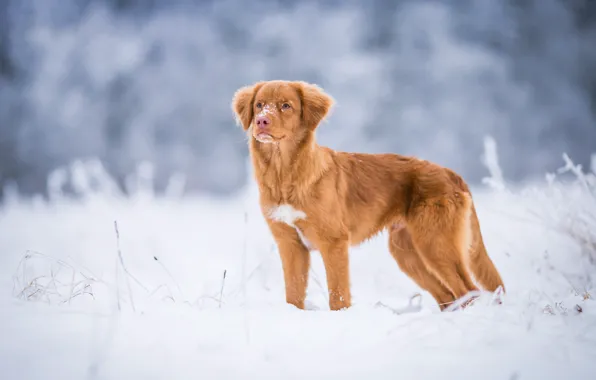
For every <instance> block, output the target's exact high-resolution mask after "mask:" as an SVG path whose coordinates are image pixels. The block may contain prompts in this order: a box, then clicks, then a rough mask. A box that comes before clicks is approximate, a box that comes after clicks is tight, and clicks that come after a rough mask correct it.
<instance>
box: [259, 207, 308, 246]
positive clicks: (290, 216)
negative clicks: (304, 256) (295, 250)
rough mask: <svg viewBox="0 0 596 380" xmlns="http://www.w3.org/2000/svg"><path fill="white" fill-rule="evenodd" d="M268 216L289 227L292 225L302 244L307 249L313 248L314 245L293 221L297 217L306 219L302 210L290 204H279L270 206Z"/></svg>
mask: <svg viewBox="0 0 596 380" xmlns="http://www.w3.org/2000/svg"><path fill="white" fill-rule="evenodd" d="M269 217H270V218H271V219H273V220H276V221H278V222H282V223H285V224H287V225H288V226H290V227H294V229H295V230H296V232H297V233H298V236H299V237H300V240H302V244H304V245H305V246H306V248H307V249H308V250H312V249H314V246H313V245H312V244H311V243H310V242H309V241H308V239H306V237H305V236H304V234H303V233H302V231H300V228H298V227H297V226H296V225H295V224H294V223H295V222H296V221H297V220H298V219H306V214H305V213H304V211H300V210H296V209H295V208H294V207H292V206H290V205H279V206H277V207H273V208H271V210H270V211H269Z"/></svg>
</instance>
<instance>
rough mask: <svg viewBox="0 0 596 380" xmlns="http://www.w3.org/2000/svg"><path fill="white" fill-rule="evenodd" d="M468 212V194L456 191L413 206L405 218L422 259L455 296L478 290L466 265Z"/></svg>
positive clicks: (468, 245) (469, 203)
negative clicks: (450, 194) (451, 194)
mask: <svg viewBox="0 0 596 380" xmlns="http://www.w3.org/2000/svg"><path fill="white" fill-rule="evenodd" d="M470 211H471V198H470V196H469V194H467V193H464V192H458V193H455V194H454V195H453V196H451V197H448V196H442V197H437V198H433V199H426V200H424V201H422V202H420V203H419V204H417V205H413V207H412V209H411V210H410V213H409V216H408V220H407V225H408V230H409V231H410V233H411V235H412V242H413V243H414V247H415V248H416V250H417V251H418V252H419V253H420V257H421V258H422V261H423V262H424V263H425V264H426V267H427V268H428V270H429V272H432V273H433V274H434V275H435V276H436V277H437V278H438V279H439V280H440V281H441V283H442V284H443V285H445V287H446V288H447V289H449V291H450V292H451V293H452V294H453V296H454V297H455V299H459V298H461V297H463V296H465V295H466V294H468V293H469V292H471V291H477V290H478V288H477V287H476V285H475V284H474V282H473V281H472V278H471V277H470V274H469V272H468V268H467V266H466V262H467V260H468V258H469V250H470V244H471V242H472V233H471V228H470V223H469V219H470V218H469V217H470Z"/></svg>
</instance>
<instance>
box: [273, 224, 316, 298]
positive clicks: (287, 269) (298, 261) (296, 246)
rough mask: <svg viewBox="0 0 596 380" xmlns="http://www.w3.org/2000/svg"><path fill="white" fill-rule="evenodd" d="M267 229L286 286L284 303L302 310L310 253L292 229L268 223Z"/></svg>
mask: <svg viewBox="0 0 596 380" xmlns="http://www.w3.org/2000/svg"><path fill="white" fill-rule="evenodd" d="M269 228H270V229H271V232H272V234H273V238H274V239H275V242H276V243H277V248H278V250H279V255H280V256H281V264H282V267H283V271H284V283H285V286H286V302H287V303H289V304H292V305H294V306H296V307H297V308H299V309H304V300H305V298H306V287H307V285H308V270H309V267H310V252H309V251H308V249H307V248H306V247H305V246H304V244H303V243H302V241H301V240H300V236H299V235H298V233H297V232H296V230H295V229H294V228H293V227H290V226H288V225H286V224H283V223H278V222H269Z"/></svg>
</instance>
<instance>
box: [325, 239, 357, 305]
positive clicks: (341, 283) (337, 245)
mask: <svg viewBox="0 0 596 380" xmlns="http://www.w3.org/2000/svg"><path fill="white" fill-rule="evenodd" d="M348 249H349V243H348V240H347V239H345V240H344V239H341V240H335V241H332V242H328V243H326V244H324V245H322V246H321V250H320V251H321V256H322V258H323V263H324V264H325V272H326V273H327V288H328V290H329V308H330V309H331V310H340V309H344V308H348V307H350V306H351V305H352V297H351V294H350V266H349V256H348Z"/></svg>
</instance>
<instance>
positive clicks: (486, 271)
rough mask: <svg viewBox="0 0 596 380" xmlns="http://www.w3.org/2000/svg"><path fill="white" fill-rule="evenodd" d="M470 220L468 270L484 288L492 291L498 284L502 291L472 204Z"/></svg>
mask: <svg viewBox="0 0 596 380" xmlns="http://www.w3.org/2000/svg"><path fill="white" fill-rule="evenodd" d="M470 222H471V223H470V225H471V227H472V244H471V247H470V256H469V262H468V265H469V270H470V272H472V274H473V276H474V278H475V279H476V281H477V282H478V284H479V285H480V286H481V287H482V288H484V289H485V290H488V291H491V292H494V291H495V290H497V288H498V287H499V286H500V287H501V288H502V291H503V292H504V291H505V285H504V284H503V280H502V279H501V276H500V275H499V271H497V268H496V267H495V264H494V263H493V261H492V260H491V259H490V257H489V256H488V253H487V252H486V247H485V246H484V242H483V239H482V233H481V232H480V223H479V222H478V216H477V215H476V210H475V209H474V206H472V214H471V218H470Z"/></svg>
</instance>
